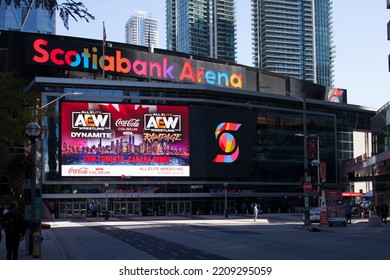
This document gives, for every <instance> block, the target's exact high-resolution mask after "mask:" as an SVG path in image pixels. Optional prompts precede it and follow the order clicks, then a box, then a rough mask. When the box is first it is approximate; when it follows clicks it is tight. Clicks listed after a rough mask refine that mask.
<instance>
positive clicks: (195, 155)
mask: <svg viewBox="0 0 390 280" xmlns="http://www.w3.org/2000/svg"><path fill="white" fill-rule="evenodd" d="M257 115H258V114H257V112H254V111H249V110H242V109H232V108H217V107H207V106H199V107H195V106H194V107H190V127H191V141H190V143H191V177H202V178H218V179H221V180H223V179H226V180H227V179H231V178H248V177H249V175H250V168H251V164H252V155H253V147H254V142H255V136H256V127H257Z"/></svg>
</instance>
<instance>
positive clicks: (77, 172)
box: [68, 167, 88, 175]
mask: <svg viewBox="0 0 390 280" xmlns="http://www.w3.org/2000/svg"><path fill="white" fill-rule="evenodd" d="M68 174H70V175H86V174H88V168H87V167H80V168H73V167H71V168H69V170H68Z"/></svg>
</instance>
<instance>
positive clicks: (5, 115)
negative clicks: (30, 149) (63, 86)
mask: <svg viewBox="0 0 390 280" xmlns="http://www.w3.org/2000/svg"><path fill="white" fill-rule="evenodd" d="M23 89H24V83H23V81H22V80H19V79H17V78H15V76H14V74H13V73H10V72H0V141H1V142H2V143H7V145H9V146H14V145H19V146H20V145H22V144H24V143H25V141H26V136H25V135H24V130H25V127H26V124H27V123H28V122H30V121H32V120H33V116H34V113H35V112H34V111H33V108H35V107H36V104H37V102H38V94H37V93H25V92H23Z"/></svg>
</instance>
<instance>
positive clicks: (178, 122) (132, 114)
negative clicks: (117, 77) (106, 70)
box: [60, 102, 190, 177]
mask: <svg viewBox="0 0 390 280" xmlns="http://www.w3.org/2000/svg"><path fill="white" fill-rule="evenodd" d="M189 142H190V140H189V133H188V107H186V106H165V105H139V104H121V103H91V102H61V160H60V162H61V175H62V176H67V177H89V176H97V177H102V176H109V177H121V176H123V175H124V176H126V177H128V176H130V177H136V176H144V177H147V176H158V177H164V176H169V177H175V176H178V177H183V176H184V177H187V176H190V152H189Z"/></svg>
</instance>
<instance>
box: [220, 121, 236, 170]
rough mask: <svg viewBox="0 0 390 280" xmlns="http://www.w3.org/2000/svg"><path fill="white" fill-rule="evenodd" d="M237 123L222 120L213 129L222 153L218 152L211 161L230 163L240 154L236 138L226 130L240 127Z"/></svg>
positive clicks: (234, 129)
mask: <svg viewBox="0 0 390 280" xmlns="http://www.w3.org/2000/svg"><path fill="white" fill-rule="evenodd" d="M240 126H241V124H239V123H229V122H222V123H220V124H219V125H218V126H217V128H216V129H215V139H217V140H218V144H219V147H220V148H221V150H222V151H223V152H224V154H218V155H217V156H216V157H215V158H214V159H213V162H221V163H232V162H234V161H235V160H236V159H237V158H238V155H239V154H240V148H239V147H238V146H237V143H236V138H235V137H234V136H233V135H232V134H231V133H229V132H227V131H237V130H238V129H239V128H240Z"/></svg>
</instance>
